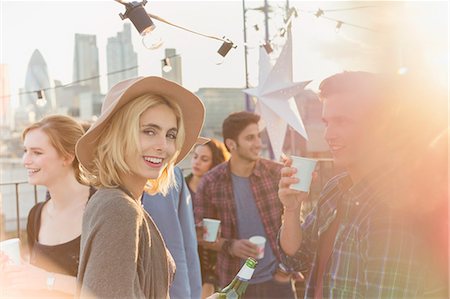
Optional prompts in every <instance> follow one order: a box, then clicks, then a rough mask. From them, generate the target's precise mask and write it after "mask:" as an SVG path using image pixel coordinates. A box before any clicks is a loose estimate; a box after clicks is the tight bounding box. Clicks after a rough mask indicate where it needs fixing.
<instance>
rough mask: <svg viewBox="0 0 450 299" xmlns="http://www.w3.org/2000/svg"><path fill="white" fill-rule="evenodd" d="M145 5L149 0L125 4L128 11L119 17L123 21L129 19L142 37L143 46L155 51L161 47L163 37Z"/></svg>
mask: <svg viewBox="0 0 450 299" xmlns="http://www.w3.org/2000/svg"><path fill="white" fill-rule="evenodd" d="M145 4H147V0H143V1H142V2H137V1H133V2H126V3H123V5H125V8H126V11H125V13H123V14H122V13H121V14H119V16H120V17H121V18H122V20H124V19H126V18H129V19H130V21H131V22H132V23H133V25H134V27H136V29H137V31H138V32H139V34H140V35H141V36H142V44H143V45H144V47H146V48H147V49H150V50H154V49H158V48H159V47H161V46H162V44H163V41H162V38H161V35H160V34H159V32H158V30H157V29H156V26H155V24H154V23H153V21H152V19H151V18H150V16H149V15H148V14H147V12H146V11H145V8H144V5H145Z"/></svg>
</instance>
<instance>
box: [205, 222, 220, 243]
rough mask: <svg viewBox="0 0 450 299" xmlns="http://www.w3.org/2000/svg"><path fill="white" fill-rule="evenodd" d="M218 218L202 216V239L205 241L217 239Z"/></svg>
mask: <svg viewBox="0 0 450 299" xmlns="http://www.w3.org/2000/svg"><path fill="white" fill-rule="evenodd" d="M219 225H220V220H217V219H210V218H204V219H203V227H204V233H203V240H204V241H207V242H215V241H216V239H217V232H218V231H219Z"/></svg>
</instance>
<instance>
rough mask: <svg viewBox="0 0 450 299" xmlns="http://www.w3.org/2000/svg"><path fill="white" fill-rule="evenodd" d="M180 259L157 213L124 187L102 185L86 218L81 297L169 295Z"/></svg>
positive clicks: (126, 297)
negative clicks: (150, 212)
mask: <svg viewBox="0 0 450 299" xmlns="http://www.w3.org/2000/svg"><path fill="white" fill-rule="evenodd" d="M174 272H175V263H174V261H173V259H172V256H171V255H170V253H169V251H168V250H167V248H166V246H165V243H164V241H163V239H162V237H161V234H160V232H159V230H158V228H157V227H156V225H155V223H154V222H153V220H152V219H151V217H150V216H149V215H148V214H147V213H146V212H145V210H144V209H143V208H142V207H141V205H140V203H138V202H136V201H135V200H134V199H133V198H132V197H131V196H129V194H128V193H127V192H125V191H123V190H121V189H119V188H113V189H99V190H98V191H97V192H96V193H95V194H94V195H93V196H92V197H91V199H90V200H89V202H88V204H87V206H86V210H85V213H84V217H83V228H82V233H81V252H80V263H79V268H78V277H77V282H78V285H79V287H78V291H77V297H81V298H108V299H112V298H120V299H128V298H130V299H131V298H155V299H162V298H168V297H169V284H170V282H171V281H172V277H173V274H174Z"/></svg>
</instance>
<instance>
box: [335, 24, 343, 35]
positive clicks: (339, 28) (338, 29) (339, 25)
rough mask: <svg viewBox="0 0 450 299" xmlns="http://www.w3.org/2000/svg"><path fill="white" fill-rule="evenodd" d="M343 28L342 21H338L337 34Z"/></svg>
mask: <svg viewBox="0 0 450 299" xmlns="http://www.w3.org/2000/svg"><path fill="white" fill-rule="evenodd" d="M341 27H342V21H338V22H337V23H336V33H339V31H340V30H341Z"/></svg>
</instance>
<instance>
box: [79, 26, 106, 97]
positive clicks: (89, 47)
mask: <svg viewBox="0 0 450 299" xmlns="http://www.w3.org/2000/svg"><path fill="white" fill-rule="evenodd" d="M98 76H99V62H98V48H97V38H96V36H95V35H91V34H80V33H75V49H74V58H73V81H79V80H85V79H89V78H92V77H96V78H93V79H91V80H86V81H82V82H80V83H79V84H78V85H79V86H88V87H89V89H90V91H91V92H92V93H94V94H99V93H100V78H99V77H98Z"/></svg>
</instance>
